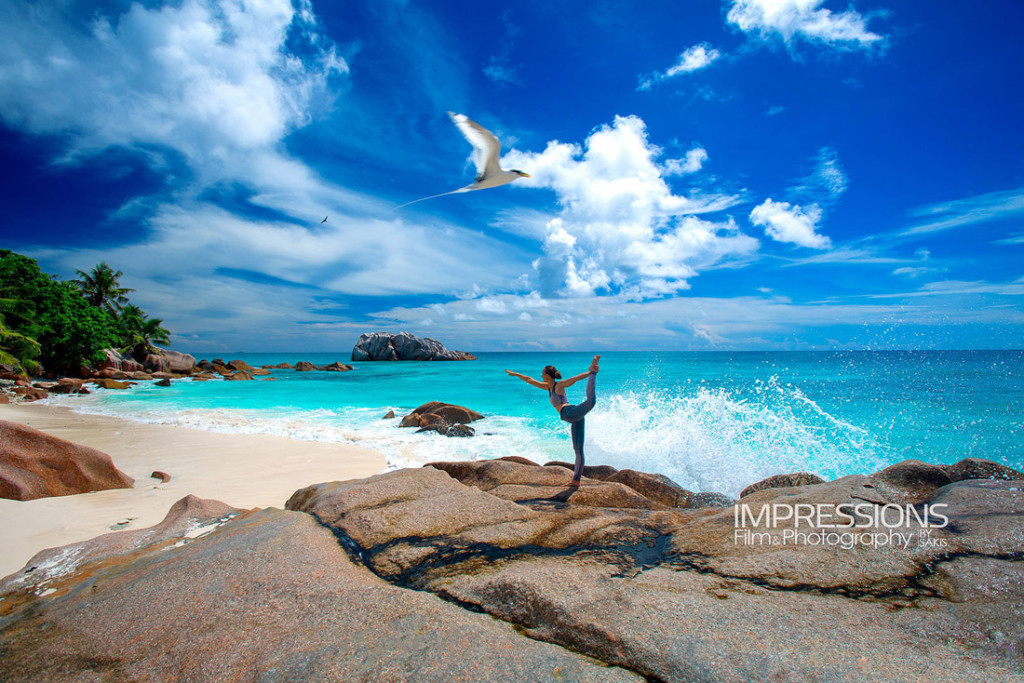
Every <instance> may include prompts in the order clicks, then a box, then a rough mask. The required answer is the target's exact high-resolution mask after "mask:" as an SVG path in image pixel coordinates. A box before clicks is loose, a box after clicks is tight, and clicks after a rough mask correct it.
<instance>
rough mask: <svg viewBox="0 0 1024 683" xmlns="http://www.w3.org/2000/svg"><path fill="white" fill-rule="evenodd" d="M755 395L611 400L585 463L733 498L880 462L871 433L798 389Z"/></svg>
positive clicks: (595, 424)
mask: <svg viewBox="0 0 1024 683" xmlns="http://www.w3.org/2000/svg"><path fill="white" fill-rule="evenodd" d="M752 393H753V395H752V396H751V397H748V398H736V397H734V396H732V395H730V394H729V393H728V392H726V391H723V390H714V391H713V390H708V389H704V388H698V389H697V390H696V391H695V392H692V393H691V394H690V395H685V396H678V395H674V396H673V395H666V394H661V393H657V392H655V393H649V392H643V393H640V392H636V393H634V392H630V393H626V394H620V395H617V396H613V397H611V398H609V399H608V400H607V401H604V402H603V403H602V404H599V408H598V409H595V411H594V412H593V413H592V415H593V419H590V418H588V420H587V459H588V461H593V462H595V463H597V462H600V463H605V464H609V465H612V466H614V467H619V468H624V467H630V468H633V469H641V470H647V471H653V472H661V473H663V474H665V475H667V476H669V477H671V478H672V479H674V480H675V481H677V482H678V483H679V484H680V485H682V486H684V487H686V488H689V489H693V490H698V491H721V492H723V493H727V494H730V495H737V494H738V493H739V491H740V490H742V489H743V488H744V487H745V486H747V485H748V484H751V483H753V482H755V481H759V480H760V479H763V478H765V477H768V476H771V475H773V474H779V473H783V472H795V471H810V472H815V473H817V474H820V475H822V476H825V477H835V476H841V475H845V474H850V473H851V472H856V471H864V472H867V471H873V470H874V469H877V468H878V466H879V464H880V463H881V462H882V460H881V457H880V455H879V453H878V449H877V447H876V444H875V443H874V441H873V439H872V437H871V435H870V433H868V432H867V431H865V430H864V429H862V428H860V427H857V426H854V425H851V424H848V423H846V422H844V421H842V420H840V419H838V418H836V417H834V416H833V415H831V414H829V413H828V412H826V411H825V410H823V409H822V408H821V407H820V406H818V405H817V404H816V403H814V402H813V401H811V400H810V399H808V398H807V397H806V396H804V395H803V394H802V393H801V392H800V391H799V390H798V389H794V388H792V387H785V386H780V385H779V384H778V383H777V382H774V381H771V382H768V383H764V385H763V386H760V387H758V389H757V390H755V391H754V392H752ZM883 466H884V465H883Z"/></svg>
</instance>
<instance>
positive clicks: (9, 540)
mask: <svg viewBox="0 0 1024 683" xmlns="http://www.w3.org/2000/svg"><path fill="white" fill-rule="evenodd" d="M0 420H7V421H10V422H17V423H20V424H25V425H28V426H30V427H34V428H36V429H39V430H40V431H43V432H46V433H47V434H51V435H53V436H57V437H60V438H62V439H65V440H67V441H72V442H74V443H78V444H82V445H85V446H90V447H92V448H96V449H98V450H101V451H103V452H104V453H107V454H108V455H109V456H110V457H111V458H113V460H114V465H115V466H116V467H117V468H118V469H119V470H121V471H122V472H124V473H125V474H127V475H128V476H130V477H132V478H134V479H135V486H134V487H133V488H131V489H114V490H108V491H96V492H92V493H82V494H77V495H73V496H57V497H50V498H39V499H36V500H30V501H17V500H8V499H0V520H2V521H3V523H2V524H0V546H2V547H3V548H4V549H5V552H4V553H3V557H0V577H2V576H7V575H9V574H11V573H13V572H16V571H17V570H19V569H21V568H22V567H23V566H24V565H25V564H26V563H27V562H28V560H29V559H31V557H32V556H33V555H35V554H36V553H37V552H39V551H40V550H44V549H46V548H53V547H57V546H61V545H67V544H69V543H77V542H80V541H86V540H89V539H91V538H94V537H96V536H99V535H101V534H105V533H109V532H111V531H121V530H135V529H142V528H144V527H149V526H153V525H154V524H157V523H159V522H160V521H161V520H162V519H163V518H164V516H165V515H166V514H167V511H168V509H170V507H171V505H173V504H174V503H175V502H177V501H178V500H180V499H181V498H184V497H185V496H186V495H189V494H192V495H195V496H198V497H199V498H206V499H214V500H219V501H222V502H224V503H227V504H228V505H231V506H232V507H238V508H242V509H248V508H266V507H277V508H283V507H284V504H285V501H287V500H288V497H289V496H291V494H292V493H294V492H295V491H296V490H297V489H300V488H302V487H304V486H308V485H310V484H312V483H316V482H321V481H341V480H346V479H358V478H363V477H368V476H372V475H374V474H379V473H381V472H383V471H385V469H386V467H387V463H386V461H385V456H384V455H383V454H381V453H379V452H377V451H374V450H371V449H368V448H363V447H361V446H355V445H352V444H346V443H337V442H321V441H302V440H297V439H290V438H288V437H284V436H274V435H267V434H232V433H223V432H211V431H204V430H200V429H193V428H189V427H185V426H181V425H165V424H151V423H145V422H136V421H133V420H129V419H124V418H119V417H112V416H106V415H103V416H101V415H89V414H84V413H77V412H74V411H73V410H72V409H71V408H69V407H65V406H54V405H45V404H43V405H40V404H34V403H27V404H8V405H0ZM154 470H161V471H163V472H167V473H168V474H170V475H171V480H170V481H169V482H167V483H161V482H160V480H159V479H153V478H151V477H150V474H151V473H152V472H153V471H154ZM125 521H128V523H127V524H119V523H121V522H125Z"/></svg>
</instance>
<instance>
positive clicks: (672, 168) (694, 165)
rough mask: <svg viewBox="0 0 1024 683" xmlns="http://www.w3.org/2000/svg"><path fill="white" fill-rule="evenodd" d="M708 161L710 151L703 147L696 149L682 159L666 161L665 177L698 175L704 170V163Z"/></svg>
mask: <svg viewBox="0 0 1024 683" xmlns="http://www.w3.org/2000/svg"><path fill="white" fill-rule="evenodd" d="M707 160H708V151H707V150H706V149H704V148H703V147H694V148H693V149H691V150H690V151H688V152H687V153H686V156H685V157H684V158H682V159H666V160H665V164H664V168H665V175H686V174H689V173H696V172H697V171H699V170H701V169H702V168H704V162H705V161H707Z"/></svg>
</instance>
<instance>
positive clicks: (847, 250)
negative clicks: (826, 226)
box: [785, 246, 912, 267]
mask: <svg viewBox="0 0 1024 683" xmlns="http://www.w3.org/2000/svg"><path fill="white" fill-rule="evenodd" d="M911 262H912V261H911V259H907V258H899V257H896V256H885V255H884V254H880V253H879V252H878V250H876V249H872V248H863V247H851V246H841V247H836V248H835V249H832V250H831V251H827V252H824V253H821V254H814V255H813V256H805V257H803V258H797V259H791V260H790V261H789V262H788V263H787V264H786V265H785V267H792V266H808V265H831V264H837V263H843V264H848V265H879V264H894V263H911Z"/></svg>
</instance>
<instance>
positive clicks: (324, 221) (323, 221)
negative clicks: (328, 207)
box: [320, 216, 328, 225]
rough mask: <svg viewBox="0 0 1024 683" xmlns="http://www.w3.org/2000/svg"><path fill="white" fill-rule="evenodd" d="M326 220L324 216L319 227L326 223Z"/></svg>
mask: <svg viewBox="0 0 1024 683" xmlns="http://www.w3.org/2000/svg"><path fill="white" fill-rule="evenodd" d="M327 218H328V217H327V216H324V219H323V220H322V221H320V225H323V224H324V223H326V222H327Z"/></svg>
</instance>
